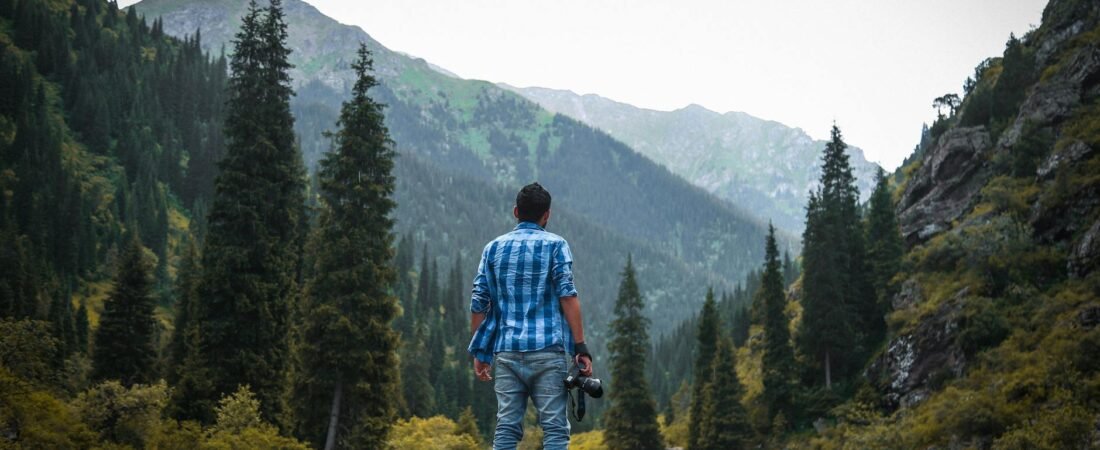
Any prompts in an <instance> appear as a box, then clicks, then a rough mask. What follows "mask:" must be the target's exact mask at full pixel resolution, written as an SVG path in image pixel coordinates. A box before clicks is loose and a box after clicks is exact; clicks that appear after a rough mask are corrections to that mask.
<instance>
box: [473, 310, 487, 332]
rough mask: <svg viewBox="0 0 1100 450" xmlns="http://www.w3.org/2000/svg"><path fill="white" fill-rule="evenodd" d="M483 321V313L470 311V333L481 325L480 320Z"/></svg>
mask: <svg viewBox="0 0 1100 450" xmlns="http://www.w3.org/2000/svg"><path fill="white" fill-rule="evenodd" d="M484 321H485V313H483V312H476V313H470V334H474V333H475V332H477V327H480V326H481V322H484Z"/></svg>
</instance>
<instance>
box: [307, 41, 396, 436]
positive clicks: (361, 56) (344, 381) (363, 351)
mask: <svg viewBox="0 0 1100 450" xmlns="http://www.w3.org/2000/svg"><path fill="white" fill-rule="evenodd" d="M352 68H353V69H354V70H355V73H356V76H357V79H356V83H355V87H354V88H353V89H352V98H351V99H350V100H349V101H347V102H345V103H344V105H343V108H342V109H341V113H340V119H339V122H338V126H339V127H340V131H338V132H337V133H336V134H334V135H333V136H334V138H335V140H334V142H335V149H334V150H333V151H332V152H330V153H329V154H327V155H326V156H325V158H324V159H323V160H322V161H321V168H320V171H319V172H318V181H319V183H320V192H321V207H322V209H321V217H320V220H319V221H318V229H317V231H316V232H315V233H314V235H313V236H312V240H311V253H312V254H313V255H314V257H313V260H314V270H313V271H312V273H313V274H314V276H313V278H312V279H310V280H309V282H308V284H307V287H306V294H305V296H304V302H303V306H302V315H303V324H302V325H301V328H302V331H301V334H300V336H301V338H302V341H301V342H298V343H297V345H296V346H295V350H296V356H295V361H296V363H297V366H296V370H295V377H294V386H293V391H292V392H293V393H292V404H293V407H294V413H295V418H296V424H295V429H296V431H297V433H298V434H299V435H301V437H302V438H303V439H305V440H308V441H310V442H313V443H315V444H317V445H318V447H320V445H319V444H321V443H324V447H325V448H328V449H331V448H335V447H337V446H339V447H342V448H381V447H384V446H385V443H386V434H387V433H388V432H389V428H390V424H391V422H392V421H393V419H392V418H393V415H394V408H393V406H392V405H391V403H390V402H389V401H388V400H389V396H390V392H391V391H392V390H394V389H396V387H397V386H396V385H395V381H396V380H395V378H394V376H393V375H392V374H393V369H394V366H396V364H397V354H396V349H397V345H398V336H397V334H396V333H395V332H394V331H393V329H392V328H391V327H390V323H391V322H392V321H393V318H394V316H396V314H397V299H396V298H394V296H393V295H392V294H391V291H392V286H393V283H394V279H395V275H396V274H395V272H394V268H393V266H392V259H393V254H392V250H391V245H392V238H391V230H392V228H393V220H392V219H391V218H390V212H391V211H392V210H393V208H394V207H395V206H396V204H395V203H394V201H393V199H392V196H393V190H394V178H393V175H392V174H391V173H392V170H393V156H394V151H393V148H392V141H390V139H389V132H388V131H387V130H386V126H385V125H384V124H383V115H382V105H381V104H379V103H377V102H376V101H374V100H373V99H372V98H371V97H370V96H369V92H368V91H369V90H370V89H371V88H373V87H375V86H377V85H378V82H377V80H376V79H375V78H374V76H373V75H372V73H371V71H372V70H373V69H372V60H371V55H370V52H369V51H368V50H367V47H366V46H365V45H362V44H360V46H359V52H358V58H357V60H356V61H355V63H354V64H353V65H352ZM326 429H327V430H328V435H327V437H325V438H324V439H322V437H324V436H325V434H324V431H325V430H326Z"/></svg>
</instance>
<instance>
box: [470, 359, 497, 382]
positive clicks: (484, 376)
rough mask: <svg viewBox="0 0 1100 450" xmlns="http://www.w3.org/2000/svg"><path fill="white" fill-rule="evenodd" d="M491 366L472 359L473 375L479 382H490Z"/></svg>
mask: <svg viewBox="0 0 1100 450" xmlns="http://www.w3.org/2000/svg"><path fill="white" fill-rule="evenodd" d="M492 370H493V365H492V364H489V363H487V362H481V360H480V359H477V358H474V375H476V376H477V379H479V380H481V381H492V379H493V376H492V375H491V374H492Z"/></svg>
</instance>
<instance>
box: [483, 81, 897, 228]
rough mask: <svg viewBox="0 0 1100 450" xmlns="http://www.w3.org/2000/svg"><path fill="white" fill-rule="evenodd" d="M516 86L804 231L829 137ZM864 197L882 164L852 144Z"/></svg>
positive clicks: (735, 117)
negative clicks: (809, 196) (817, 138)
mask: <svg viewBox="0 0 1100 450" xmlns="http://www.w3.org/2000/svg"><path fill="white" fill-rule="evenodd" d="M502 87H504V88H506V89H509V90H512V91H514V92H516V93H518V94H520V95H522V96H524V97H526V98H527V99H529V100H531V101H534V102H535V103H538V104H539V105H540V106H542V107H543V108H546V109H548V110H550V111H553V112H556V113H559V114H564V115H567V116H569V117H573V118H576V119H577V120H579V121H581V122H584V123H586V124H588V125H590V126H593V127H596V128H599V129H600V130H603V131H605V132H607V133H608V134H610V135H611V136H613V137H615V139H618V140H621V141H622V142H624V143H626V144H627V145H629V146H630V147H631V148H633V149H635V150H637V151H638V152H640V153H642V154H643V155H645V156H647V157H649V158H650V159H652V160H653V161H656V162H657V163H659V164H662V165H664V166H665V167H668V168H669V170H671V171H672V172H673V173H675V174H677V175H680V176H682V177H684V178H685V179H687V180H689V181H691V182H692V183H693V184H695V185H696V186H699V187H702V188H703V189H706V190H707V191H708V192H711V193H713V194H715V195H717V196H719V197H721V198H724V199H726V200H729V201H731V202H733V203H735V204H738V205H741V206H743V207H745V208H747V209H749V210H751V211H755V212H756V213H757V214H758V215H760V216H761V217H766V218H770V219H772V220H773V221H775V223H776V225H777V226H779V227H780V228H782V229H786V230H790V231H792V232H796V233H797V232H801V231H802V228H803V221H804V220H805V217H804V211H803V209H804V207H805V206H806V195H807V193H808V192H809V191H810V190H811V189H812V188H813V186H814V185H815V184H816V182H817V180H818V178H820V176H821V173H820V166H821V165H820V164H819V161H818V158H819V157H820V154H821V149H822V148H823V147H824V146H825V142H824V141H815V140H813V139H811V138H810V137H809V136H808V135H807V134H806V133H805V132H804V131H802V130H801V129H798V128H791V127H788V126H786V125H783V124H781V123H778V122H773V121H769V120H763V119H759V118H756V117H753V116H750V115H748V114H745V113H742V112H728V113H725V114H721V113H717V112H714V111H710V110H708V109H706V108H703V107H702V106H699V105H689V106H686V107H684V108H681V109H678V110H675V111H654V110H649V109H643V108H638V107H635V106H631V105H628V104H625V103H620V102H616V101H614V100H611V99H608V98H604V97H600V96H598V95H593V94H588V95H578V94H575V93H573V92H571V91H566V90H557V89H547V88H540V87H527V88H515V87H511V86H507V85H502ZM848 150H849V155H850V157H851V163H852V167H853V168H854V169H855V174H856V178H857V179H858V180H859V187H860V191H861V192H862V193H863V194H864V199H866V196H867V195H869V193H870V192H871V188H872V187H873V186H874V174H875V170H876V167H877V165H876V164H874V163H871V162H868V161H867V160H866V159H865V158H864V156H863V151H862V150H860V149H858V148H854V147H853V148H849V149H848Z"/></svg>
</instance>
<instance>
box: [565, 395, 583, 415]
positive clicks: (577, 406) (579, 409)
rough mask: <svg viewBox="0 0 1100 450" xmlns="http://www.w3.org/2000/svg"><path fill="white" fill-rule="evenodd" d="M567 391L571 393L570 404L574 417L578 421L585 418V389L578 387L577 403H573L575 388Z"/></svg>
mask: <svg viewBox="0 0 1100 450" xmlns="http://www.w3.org/2000/svg"><path fill="white" fill-rule="evenodd" d="M566 392H568V393H569V406H570V409H572V410H573V418H575V419H577V422H580V421H581V420H583V419H584V413H585V405H584V390H583V389H577V402H576V403H573V390H572V389H567V390H566Z"/></svg>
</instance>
